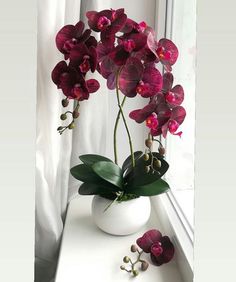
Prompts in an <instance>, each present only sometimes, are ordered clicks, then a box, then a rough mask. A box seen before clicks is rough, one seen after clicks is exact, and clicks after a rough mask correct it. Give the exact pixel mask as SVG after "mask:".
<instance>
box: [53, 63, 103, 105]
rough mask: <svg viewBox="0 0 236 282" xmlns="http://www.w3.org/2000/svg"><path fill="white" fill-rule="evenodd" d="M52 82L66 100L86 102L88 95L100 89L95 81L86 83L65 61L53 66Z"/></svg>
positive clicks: (90, 80) (91, 80)
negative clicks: (60, 90)
mask: <svg viewBox="0 0 236 282" xmlns="http://www.w3.org/2000/svg"><path fill="white" fill-rule="evenodd" d="M52 80H53V82H54V83H55V84H56V85H57V87H58V88H59V89H62V92H63V93H64V95H65V96H66V97H67V98H69V99H75V100H78V101H83V100H87V99H88V98H89V93H94V92H96V91H97V90H98V89H99V87H100V85H99V82H98V81H97V80H96V79H89V80H87V81H86V80H85V79H84V77H83V75H82V74H81V73H80V72H78V71H76V70H75V69H74V68H72V67H71V66H68V65H67V64H66V62H65V61H61V62H59V63H58V64H57V65H56V66H55V68H54V69H53V71H52Z"/></svg>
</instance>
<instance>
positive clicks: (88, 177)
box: [71, 151, 169, 202]
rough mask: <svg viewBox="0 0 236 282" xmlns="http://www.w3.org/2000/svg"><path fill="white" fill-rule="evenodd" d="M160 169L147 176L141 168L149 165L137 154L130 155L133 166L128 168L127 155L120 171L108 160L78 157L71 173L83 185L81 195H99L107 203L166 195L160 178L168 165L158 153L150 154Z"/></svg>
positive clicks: (128, 160) (84, 156)
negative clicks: (78, 160)
mask: <svg viewBox="0 0 236 282" xmlns="http://www.w3.org/2000/svg"><path fill="white" fill-rule="evenodd" d="M154 154H155V156H156V157H157V158H158V159H159V161H160V164H161V166H160V167H158V168H157V169H156V171H155V173H151V174H149V173H147V172H146V170H145V167H146V166H147V165H148V164H150V162H151V156H150V158H149V160H146V158H145V155H144V154H143V152H141V151H137V152H135V153H134V157H135V161H136V166H135V167H134V168H133V167H132V160H131V159H132V157H131V156H129V157H128V158H127V159H126V160H125V161H124V163H123V165H122V167H121V168H120V167H119V166H118V165H117V164H115V163H114V162H113V161H112V160H110V159H108V158H106V157H103V156H100V155H91V154H88V155H82V156H80V160H81V161H82V164H79V165H77V166H74V167H73V168H71V174H72V175H73V176H74V177H75V178H76V179H78V180H80V181H82V182H83V184H82V185H81V186H80V188H79V194H81V195H100V196H102V197H105V198H107V199H110V200H117V201H118V202H119V201H125V200H130V199H134V198H137V197H139V196H153V195H158V194H161V193H164V192H166V191H167V190H168V189H169V185H168V184H167V183H166V182H165V181H164V180H163V179H161V177H162V176H163V175H164V174H165V172H166V171H167V170H168V167H169V165H168V163H167V162H166V161H165V160H164V158H163V156H162V155H161V154H159V153H154Z"/></svg>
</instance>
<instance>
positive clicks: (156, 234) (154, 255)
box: [120, 229, 175, 276]
mask: <svg viewBox="0 0 236 282" xmlns="http://www.w3.org/2000/svg"><path fill="white" fill-rule="evenodd" d="M136 243H137V245H138V246H139V247H140V248H141V249H142V250H141V251H140V250H139V249H138V247H137V245H135V244H134V245H132V246H131V248H130V250H131V252H132V253H137V259H136V261H134V262H132V260H131V258H130V257H128V256H125V257H124V258H123V262H124V263H126V264H128V263H129V264H130V267H129V268H127V267H126V266H125V265H121V266H120V269H121V270H124V271H126V272H128V273H130V274H132V275H133V276H137V275H139V271H138V270H137V269H135V265H136V264H138V263H141V266H140V269H141V270H142V271H145V270H147V269H148V267H149V263H148V262H147V261H146V260H143V259H141V256H142V254H143V253H149V254H150V257H151V261H152V263H153V264H154V265H156V266H161V265H162V264H165V263H168V262H170V261H171V260H172V258H173V256H174V252H175V248H174V245H173V243H172V242H171V241H170V238H169V237H168V236H162V234H161V232H160V231H158V230H156V229H152V230H149V231H147V232H145V233H144V234H143V236H142V237H140V238H138V239H137V240H136Z"/></svg>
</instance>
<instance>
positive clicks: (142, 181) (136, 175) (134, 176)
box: [126, 152, 169, 187]
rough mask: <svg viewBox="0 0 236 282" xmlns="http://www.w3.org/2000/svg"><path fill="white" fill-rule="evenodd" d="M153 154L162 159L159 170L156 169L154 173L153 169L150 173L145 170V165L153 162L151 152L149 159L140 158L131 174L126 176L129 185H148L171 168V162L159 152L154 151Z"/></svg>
mask: <svg viewBox="0 0 236 282" xmlns="http://www.w3.org/2000/svg"><path fill="white" fill-rule="evenodd" d="M153 155H154V157H156V158H158V159H159V160H160V161H161V167H160V168H159V169H158V171H154V173H153V174H152V171H150V172H149V173H147V172H146V171H145V167H146V166H148V165H150V164H151V160H152V158H151V155H150V154H149V160H148V161H145V160H144V159H143V158H139V159H138V160H137V161H136V166H135V168H133V169H132V171H131V172H130V173H129V175H127V176H126V181H127V183H128V186H133V187H136V186H144V185H147V184H149V183H152V182H154V181H156V180H158V179H160V178H161V177H162V176H163V175H164V174H165V173H166V171H167V170H168V168H169V164H168V163H167V162H166V161H165V160H164V158H163V156H161V155H160V154H159V153H156V152H154V153H153Z"/></svg>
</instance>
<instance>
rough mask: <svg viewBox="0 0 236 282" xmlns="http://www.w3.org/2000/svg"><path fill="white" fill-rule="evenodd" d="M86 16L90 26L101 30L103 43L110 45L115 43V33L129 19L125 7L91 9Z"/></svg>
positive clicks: (94, 29)
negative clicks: (101, 9) (99, 10)
mask: <svg viewBox="0 0 236 282" xmlns="http://www.w3.org/2000/svg"><path fill="white" fill-rule="evenodd" d="M86 16H87V18H88V25H89V27H90V28H91V29H92V30H93V31H96V32H101V41H102V43H104V44H108V45H111V44H113V43H114V41H115V34H116V33H117V32H118V31H120V30H121V29H122V27H123V26H124V25H125V22H126V19H127V16H126V14H125V13H124V9H118V10H112V9H111V10H103V11H101V12H96V11H89V12H87V13H86Z"/></svg>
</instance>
